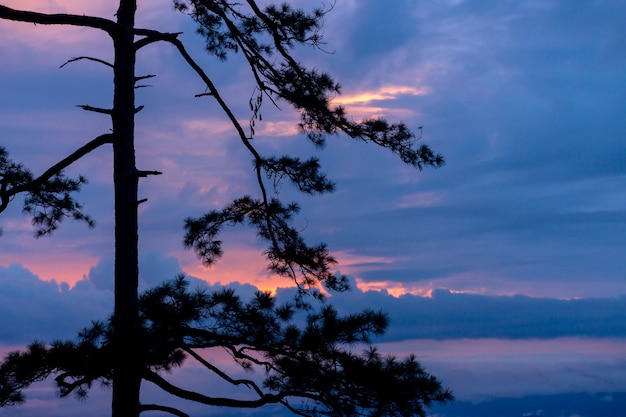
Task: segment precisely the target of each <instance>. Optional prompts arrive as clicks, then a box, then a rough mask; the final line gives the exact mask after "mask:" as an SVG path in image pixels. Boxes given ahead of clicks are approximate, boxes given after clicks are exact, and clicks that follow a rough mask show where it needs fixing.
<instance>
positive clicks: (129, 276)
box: [111, 0, 141, 417]
mask: <svg viewBox="0 0 626 417" xmlns="http://www.w3.org/2000/svg"><path fill="white" fill-rule="evenodd" d="M136 9H137V2H136V0H121V1H120V5H119V9H118V11H117V31H116V33H115V36H114V40H113V42H114V47H115V60H114V64H113V67H114V68H113V71H114V85H115V87H114V88H115V89H114V97H113V111H112V114H111V116H112V123H113V135H114V140H113V179H114V183H115V310H114V323H115V326H114V335H113V340H112V343H113V350H114V355H115V356H114V368H113V399H112V404H111V407H112V416H113V417H137V416H139V413H140V403H139V393H140V386H141V368H140V365H139V360H140V356H139V352H138V347H139V343H138V342H139V340H137V331H136V330H137V327H136V326H137V318H138V305H137V290H138V279H139V278H138V277H139V265H138V264H139V262H138V258H139V255H138V246H137V245H138V240H139V238H138V220H137V205H138V202H137V188H138V179H139V177H138V175H137V168H136V165H135V146H134V128H135V120H134V119H135V47H134V45H133V41H134V35H133V29H134V26H135V12H136Z"/></svg>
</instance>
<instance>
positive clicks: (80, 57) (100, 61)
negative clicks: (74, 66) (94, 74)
mask: <svg viewBox="0 0 626 417" xmlns="http://www.w3.org/2000/svg"><path fill="white" fill-rule="evenodd" d="M81 59H87V60H89V61H94V62H99V63H101V64H104V65H106V66H107V67H111V68H113V64H111V63H110V62H107V61H105V60H104V59H100V58H94V57H91V56H79V57H75V58H72V59H68V60H67V61H65V63H63V65H61V66H60V67H59V68H63V67H64V66H66V65H67V64H69V63H71V62H76V61H79V60H81Z"/></svg>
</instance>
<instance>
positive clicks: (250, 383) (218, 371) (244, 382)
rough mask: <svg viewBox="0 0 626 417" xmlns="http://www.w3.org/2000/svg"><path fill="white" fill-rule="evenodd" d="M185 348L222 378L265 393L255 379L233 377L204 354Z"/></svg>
mask: <svg viewBox="0 0 626 417" xmlns="http://www.w3.org/2000/svg"><path fill="white" fill-rule="evenodd" d="M183 350H184V351H185V352H187V353H188V354H189V355H191V356H192V357H193V358H194V359H195V360H197V361H198V362H200V363H201V364H202V365H203V366H204V367H206V368H207V369H209V370H211V371H212V372H214V373H215V374H217V375H218V376H219V377H220V378H222V379H224V380H225V381H227V382H229V383H231V384H232V385H246V386H247V387H249V388H251V389H253V390H254V391H256V393H257V394H259V396H262V395H263V391H261V388H259V386H258V385H257V384H256V383H255V382H254V381H252V380H249V379H233V378H231V377H230V376H229V375H227V374H226V373H225V372H224V371H222V370H221V369H219V368H217V367H216V366H214V365H213V364H211V363H209V362H208V361H207V360H206V359H204V358H203V357H202V356H200V355H198V354H197V353H196V352H194V351H193V350H192V349H189V348H183Z"/></svg>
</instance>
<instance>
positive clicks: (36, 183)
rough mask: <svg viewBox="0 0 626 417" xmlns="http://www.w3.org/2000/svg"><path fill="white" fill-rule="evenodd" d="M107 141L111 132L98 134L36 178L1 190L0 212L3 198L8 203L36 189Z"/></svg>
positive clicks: (110, 140)
mask: <svg viewBox="0 0 626 417" xmlns="http://www.w3.org/2000/svg"><path fill="white" fill-rule="evenodd" d="M107 143H113V134H111V133H105V134H104V135H100V136H98V137H97V138H95V139H93V140H91V141H89V142H88V143H87V144H85V145H84V146H81V147H80V148H78V149H77V150H75V151H74V152H72V153H71V154H70V155H68V156H67V157H65V158H63V159H62V160H61V161H59V162H57V163H56V164H54V165H53V166H51V167H50V168H48V169H47V170H46V171H45V172H44V173H43V174H41V175H40V176H39V177H37V178H36V179H34V180H32V181H30V182H28V183H25V184H20V185H17V186H15V187H12V188H8V189H6V190H2V193H1V194H0V197H1V198H2V204H0V212H2V211H3V210H4V209H5V208H6V204H4V203H5V200H6V202H7V203H8V200H9V199H10V198H11V197H13V196H14V195H16V194H18V193H22V192H28V191H33V190H35V189H37V188H38V187H40V186H41V185H43V184H44V183H45V182H46V181H48V180H49V179H50V178H52V177H53V176H54V175H57V174H59V173H60V172H61V171H63V170H64V169H65V168H67V167H69V166H70V165H71V164H73V163H74V162H76V161H78V160H79V159H80V158H82V157H83V156H85V155H87V154H88V153H90V152H91V151H93V150H95V149H97V148H99V147H100V146H102V145H104V144H107Z"/></svg>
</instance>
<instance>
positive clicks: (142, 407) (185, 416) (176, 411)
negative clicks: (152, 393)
mask: <svg viewBox="0 0 626 417" xmlns="http://www.w3.org/2000/svg"><path fill="white" fill-rule="evenodd" d="M139 408H140V411H139V412H140V413H143V412H144V411H163V412H164V413H170V414H173V415H175V416H178V417H189V414H187V413H183V412H182V411H180V410H179V409H177V408H174V407H167V406H165V405H159V404H141V405H140V406H139Z"/></svg>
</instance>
